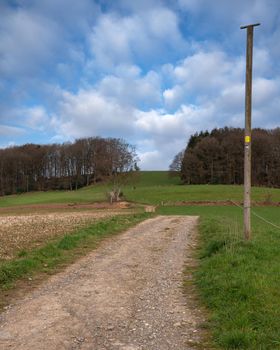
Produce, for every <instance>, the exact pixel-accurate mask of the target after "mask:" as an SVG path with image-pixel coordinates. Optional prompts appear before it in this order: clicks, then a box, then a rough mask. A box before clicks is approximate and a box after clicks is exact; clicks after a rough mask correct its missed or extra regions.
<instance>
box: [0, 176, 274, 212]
mask: <svg viewBox="0 0 280 350" xmlns="http://www.w3.org/2000/svg"><path fill="white" fill-rule="evenodd" d="M111 189H112V184H111V183H106V184H96V185H91V186H88V187H83V188H81V189H78V190H77V191H48V192H30V193H23V194H19V195H10V196H4V197H0V208H1V207H8V206H17V205H31V204H32V205H33V204H54V203H92V202H96V201H99V202H100V201H104V200H106V193H107V192H108V191H110V190H111ZM121 189H122V192H123V194H124V198H125V199H126V200H128V201H133V202H138V203H144V204H152V205H160V204H162V203H165V204H168V203H169V204H174V203H175V202H180V201H187V202H188V201H189V202H191V201H226V200H233V201H242V196H243V187H242V186H238V185H181V182H180V179H179V178H178V177H171V178H170V177H168V172H166V171H146V172H145V171H142V172H140V173H139V174H137V175H136V176H135V177H134V178H132V179H130V181H129V182H128V183H127V184H125V185H121ZM252 200H253V201H261V202H263V201H269V202H271V201H273V202H279V201H280V189H273V188H265V187H253V188H252Z"/></svg>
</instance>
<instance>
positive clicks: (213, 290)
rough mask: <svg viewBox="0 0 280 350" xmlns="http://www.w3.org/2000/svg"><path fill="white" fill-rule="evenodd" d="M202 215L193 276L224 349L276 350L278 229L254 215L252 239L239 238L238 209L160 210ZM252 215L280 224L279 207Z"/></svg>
mask: <svg viewBox="0 0 280 350" xmlns="http://www.w3.org/2000/svg"><path fill="white" fill-rule="evenodd" d="M160 211H161V213H162V214H189V215H200V225H199V231H200V237H201V242H200V245H201V249H200V250H199V259H200V266H199V269H198V271H197V273H196V274H195V279H196V283H197V286H198V289H199V291H200V293H201V297H202V299H203V301H204V303H205V304H206V306H207V307H208V309H209V311H210V322H209V326H210V329H211V332H212V334H213V339H214V342H215V344H216V345H217V346H219V347H221V348H223V349H248V350H249V349H252V350H253V349H254V350H266V349H267V350H276V349H280V332H279V320H280V288H279V286H280V269H279V266H280V231H279V230H278V229H276V228H273V227H271V226H269V225H267V224H265V223H263V222H262V221H260V220H259V219H258V218H254V217H253V235H254V237H253V240H252V241H251V242H249V243H245V242H244V241H243V237H242V211H241V210H238V208H231V207H216V208H215V207H214V208H213V207H208V208H207V207H204V208H202V207H200V208H199V207H193V208H174V207H173V208H162V209H161V210H160ZM255 211H256V212H257V213H258V214H259V215H262V216H264V217H265V218H267V219H268V220H271V221H273V222H274V223H275V224H277V225H279V226H280V219H279V209H278V208H256V209H255Z"/></svg>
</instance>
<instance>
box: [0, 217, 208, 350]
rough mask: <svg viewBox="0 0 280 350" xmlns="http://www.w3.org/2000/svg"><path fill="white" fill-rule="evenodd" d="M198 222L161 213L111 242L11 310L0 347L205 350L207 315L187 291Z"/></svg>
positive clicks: (2, 319)
mask: <svg viewBox="0 0 280 350" xmlns="http://www.w3.org/2000/svg"><path fill="white" fill-rule="evenodd" d="M196 223H197V218H196V217H186V216H184V217H182V216H159V217H156V218H153V219H149V220H147V221H145V222H142V223H141V224H139V225H137V226H136V227H135V228H133V229H130V230H128V231H126V232H125V233H123V234H121V235H119V236H116V237H114V238H111V239H109V240H106V241H104V242H103V243H102V244H101V246H100V247H99V248H98V249H97V250H96V251H94V252H92V253H90V254H89V255H88V256H86V257H85V258H83V259H81V260H80V261H78V262H76V263H75V264H73V265H71V266H70V267H68V268H67V269H66V270H65V271H63V272H61V273H59V274H58V275H55V276H52V277H51V278H50V279H49V280H48V281H46V282H45V283H44V284H43V285H41V287H39V288H38V289H36V290H35V291H33V292H31V293H29V294H28V295H26V296H25V297H24V298H22V299H20V300H18V301H17V302H14V304H13V305H10V306H8V307H7V309H6V311H5V312H4V313H3V314H2V315H1V316H0V349H16V350H27V349H28V350H30V349H36V350H45V349H48V350H49V349H52V350H54V349H57V350H58V349H59V350H61V349H67V350H68V349H73V350H74V349H84V350H86V349H90V350H94V349H98V350H105V349H110V350H111V349H112V350H114V349H116V350H140V349H145V350H167V349H168V350H169V349H171V350H172V349H174V350H175V349H176V350H183V349H184V350H187V349H194V347H195V344H198V345H199V349H204V348H205V347H204V346H203V345H202V339H203V335H204V331H203V330H202V329H201V328H200V325H201V324H202V322H203V321H204V319H203V312H202V311H201V309H200V307H199V306H198V304H197V301H196V297H195V293H194V292H193V290H192V288H190V293H187V295H184V293H183V289H182V284H183V278H184V272H183V271H184V269H186V270H187V271H188V270H189V272H187V277H188V278H190V279H191V272H190V271H191V270H192V268H193V266H194V264H195V260H194V259H193V248H194V246H195V244H196ZM185 278H186V275H185Z"/></svg>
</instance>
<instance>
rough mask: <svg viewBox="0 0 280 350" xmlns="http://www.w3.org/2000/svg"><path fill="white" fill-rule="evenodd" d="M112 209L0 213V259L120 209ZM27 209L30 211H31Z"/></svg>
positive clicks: (7, 257)
mask: <svg viewBox="0 0 280 350" xmlns="http://www.w3.org/2000/svg"><path fill="white" fill-rule="evenodd" d="M115 209H116V210H112V208H111V209H110V210H107V211H106V210H102V211H98V210H97V211H93V210H86V211H73V210H68V212H58V213H44V214H42V213H40V212H38V211H37V212H35V213H34V212H33V214H28V215H22V214H21V215H19V214H17V215H5V216H4V215H2V216H0V260H1V259H2V260H8V259H12V258H13V257H15V255H16V254H17V253H18V252H20V251H22V250H27V249H32V248H34V247H37V246H41V245H42V244H44V243H45V242H46V241H48V240H50V239H52V238H55V237H57V236H61V235H63V234H65V233H70V232H72V231H74V230H75V229H77V228H78V227H82V226H85V225H88V224H90V223H92V222H95V221H97V220H99V219H102V218H104V217H109V216H113V215H118V214H120V210H119V209H117V208H115ZM29 210H30V209H29ZM37 210H38V208H37ZM29 212H31V213H32V210H30V211H29ZM123 214H125V212H123Z"/></svg>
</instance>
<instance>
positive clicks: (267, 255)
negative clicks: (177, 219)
mask: <svg viewBox="0 0 280 350" xmlns="http://www.w3.org/2000/svg"><path fill="white" fill-rule="evenodd" d="M110 188H111V186H110V184H106V185H96V186H90V187H87V188H83V189H80V190H78V191H72V192H70V191H63V192H47V193H29V194H21V195H17V196H6V197H1V198H0V207H5V206H9V207H13V206H17V205H26V204H41V203H91V202H94V201H102V200H104V199H105V193H106V191H107V190H109V189H110ZM122 190H123V192H124V195H125V198H126V199H127V200H130V201H134V202H139V203H147V204H155V205H159V207H158V209H157V214H161V215H170V214H172V215H198V216H200V224H199V233H200V242H199V246H200V248H199V250H198V251H197V256H198V259H199V267H198V269H197V271H196V272H195V278H194V280H195V283H196V285H197V290H198V293H199V294H200V296H201V300H202V302H203V303H204V304H205V305H206V307H207V308H208V310H209V322H208V324H207V326H208V327H209V331H210V333H211V334H212V335H213V347H218V348H221V349H244V350H245V349H248V350H277V349H280V332H279V320H280V229H278V228H276V227H273V226H271V225H269V224H267V223H265V222H263V221H261V220H260V219H259V218H257V217H255V216H252V228H253V239H252V240H251V241H250V242H244V240H243V234H242V231H243V229H242V215H243V213H242V209H240V208H239V207H236V206H208V207H207V206H172V205H169V204H170V203H175V202H178V201H215V200H228V199H230V200H234V201H242V197H243V187H242V186H226V185H201V186H200V185H196V186H184V185H181V184H180V181H179V179H178V178H168V174H167V172H141V173H140V174H139V178H138V179H137V181H136V180H134V181H133V182H132V183H130V184H127V185H126V186H124V187H123V188H122ZM252 198H253V200H255V201H265V200H267V201H274V202H279V201H280V190H279V189H268V188H253V189H252ZM162 202H164V206H162V205H160V204H161V203H162ZM253 210H254V212H255V213H256V214H258V215H260V216H262V217H264V218H265V219H266V220H268V221H271V222H273V223H274V224H276V225H278V226H280V208H279V207H269V206H266V207H255V208H253ZM137 220H138V219H136V220H135V222H136V221H137ZM109 227H110V226H109ZM106 232H107V231H106ZM81 235H82V237H84V233H83V232H82V233H81ZM90 235H91V234H89V236H90ZM73 237H74V236H73ZM77 237H81V236H80V233H78V236H77ZM87 237H88V236H87V235H86V242H87V239H88V238H87ZM77 240H78V241H79V240H80V238H77ZM68 241H69V242H70V243H71V242H72V243H71V244H74V247H73V248H75V244H76V238H75V237H74V238H71V237H69V238H65V239H64V241H63V242H62V241H61V242H57V243H56V245H55V250H56V251H57V252H59V254H62V253H63V256H64V257H65V251H66V252H67V249H66V248H65V247H66V246H64V245H65V244H66V243H67V245H68V243H69V242H68ZM81 242H83V241H81ZM81 246H82V247H83V243H82V244H81ZM30 254H31V257H32V259H33V258H34V257H35V260H36V261H37V260H38V259H39V258H37V257H36V256H37V255H36V254H39V256H40V259H41V255H42V252H41V251H40V250H38V251H37V252H35V253H34V254H35V255H34V256H33V255H32V254H33V253H32V252H31V253H30ZM44 254H46V256H47V258H48V254H49V253H48V250H47V251H46V252H43V255H44ZM29 258H30V256H28V259H27V257H21V258H20V261H25V260H26V261H27V263H29ZM24 259H25V260H24ZM51 259H52V257H51ZM54 259H56V257H54ZM32 264H33V263H32ZM32 264H31V265H32ZM39 265H40V266H42V264H41V263H39ZM15 266H16V265H15ZM43 266H44V264H43ZM11 269H12V270H11V271H12V272H11V274H13V273H16V271H17V268H15V267H14V266H12V267H11ZM3 271H4V272H3ZM3 271H2V272H1V273H2V275H1V276H2V277H1V276H0V277H1V278H2V279H3V278H4V279H5V278H6V275H7V274H8V275H9V268H8V270H7V269H6V270H5V269H4V270H3ZM12 278H13V277H12ZM7 283H9V282H7Z"/></svg>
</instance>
